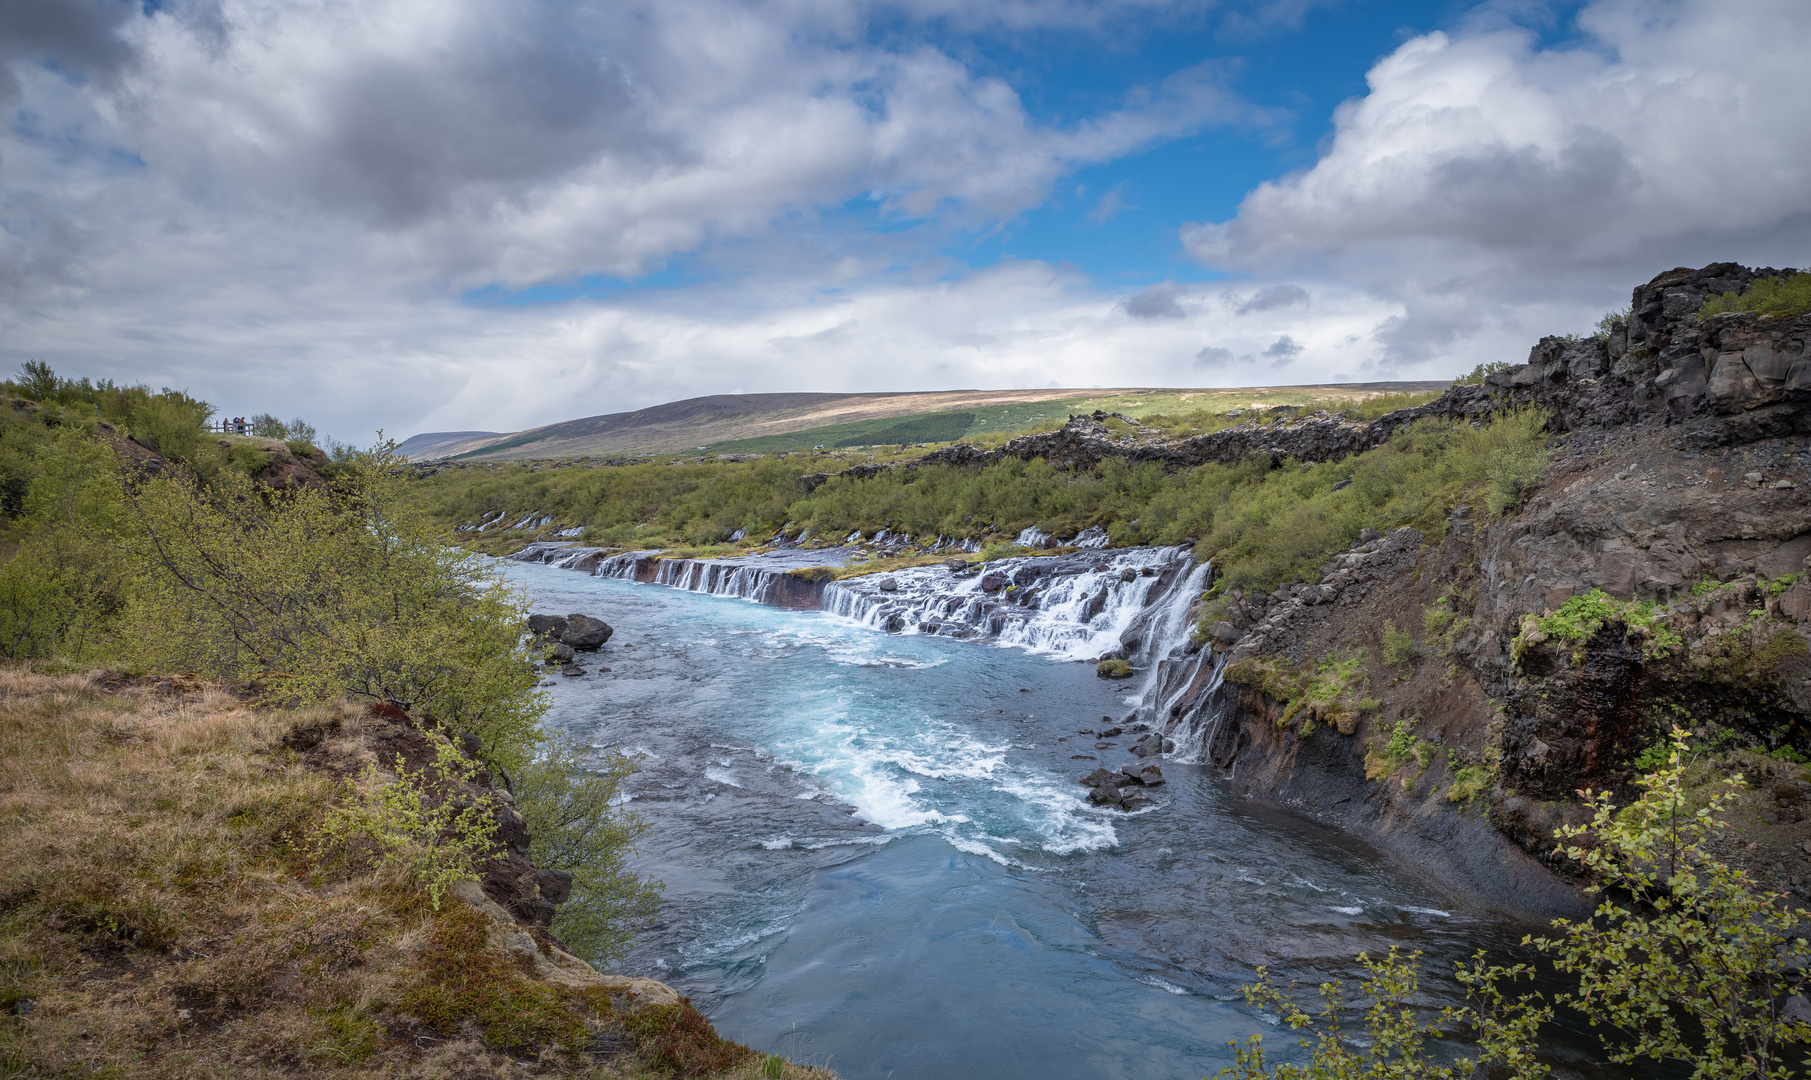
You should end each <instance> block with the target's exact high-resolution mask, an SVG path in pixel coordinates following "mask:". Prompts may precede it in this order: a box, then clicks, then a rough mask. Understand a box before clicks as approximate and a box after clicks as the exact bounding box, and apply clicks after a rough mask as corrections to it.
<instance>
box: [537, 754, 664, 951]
mask: <svg viewBox="0 0 1811 1080" xmlns="http://www.w3.org/2000/svg"><path fill="white" fill-rule="evenodd" d="M635 768H636V766H635V763H634V762H633V761H631V760H629V759H628V758H626V757H624V756H622V755H621V754H618V753H614V752H611V753H607V754H605V755H604V756H603V758H602V759H601V760H600V761H598V762H597V763H596V764H592V763H590V762H588V761H587V760H586V758H585V755H584V753H583V751H582V749H581V748H580V747H579V746H578V744H576V743H574V742H572V741H571V740H570V739H568V738H565V737H558V738H554V739H552V740H549V742H548V743H547V745H546V746H545V747H544V748H543V749H542V751H541V753H540V755H539V756H537V757H536V758H534V759H533V760H532V761H530V762H529V763H528V764H526V765H524V766H522V767H521V768H520V769H519V770H517V772H516V774H515V796H516V808H517V809H518V810H519V811H521V814H522V817H523V819H524V820H525V821H526V822H527V823H528V832H529V835H530V836H531V837H533V839H532V841H531V842H530V846H529V859H530V861H532V862H533V863H534V864H535V865H536V866H538V867H540V868H541V869H543V870H562V871H565V872H566V873H569V874H571V875H572V897H571V899H569V900H568V901H567V902H566V903H564V904H562V905H560V908H559V912H558V914H556V915H555V916H554V921H553V931H554V933H556V934H558V935H559V936H560V939H561V940H563V941H565V942H566V943H567V944H568V945H570V946H571V947H572V948H573V950H574V951H576V952H577V953H578V954H579V955H580V956H583V957H584V958H585V959H587V960H592V961H595V962H603V961H607V960H613V959H615V958H616V957H618V956H620V955H622V951H623V949H624V948H626V947H627V945H628V942H629V937H630V934H631V931H632V930H633V928H634V925H635V923H636V922H638V921H639V920H641V919H644V918H646V917H647V916H649V915H651V914H652V913H653V910H654V905H655V903H656V902H657V901H658V899H659V896H660V893H659V886H658V885H657V884H656V883H654V882H653V881H651V880H650V879H648V878H645V877H641V876H639V875H637V874H635V873H633V872H631V871H630V870H629V868H628V856H629V854H630V852H631V850H632V848H633V846H634V843H635V839H636V838H637V837H639V836H641V835H642V834H643V833H644V832H646V831H647V827H648V826H647V822H646V821H645V820H644V819H643V818H642V817H641V815H639V814H637V813H634V812H633V811H630V810H625V809H623V808H622V807H620V806H619V805H617V804H618V802H619V801H620V799H621V797H622V784H623V781H624V780H625V779H627V778H628V777H629V775H630V774H632V773H633V772H634V771H635Z"/></svg>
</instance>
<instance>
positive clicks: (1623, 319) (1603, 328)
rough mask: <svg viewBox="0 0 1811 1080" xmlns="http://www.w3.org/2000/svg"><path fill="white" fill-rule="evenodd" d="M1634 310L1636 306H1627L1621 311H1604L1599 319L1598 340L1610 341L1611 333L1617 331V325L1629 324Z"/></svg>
mask: <svg viewBox="0 0 1811 1080" xmlns="http://www.w3.org/2000/svg"><path fill="white" fill-rule="evenodd" d="M1634 310H1635V309H1634V308H1631V307H1625V308H1622V309H1621V310H1619V311H1606V312H1604V315H1603V318H1601V319H1599V320H1597V328H1596V329H1597V340H1599V341H1608V340H1610V335H1611V334H1613V333H1615V332H1616V328H1617V327H1619V326H1627V325H1629V316H1630V315H1631V314H1632V313H1633V312H1634Z"/></svg>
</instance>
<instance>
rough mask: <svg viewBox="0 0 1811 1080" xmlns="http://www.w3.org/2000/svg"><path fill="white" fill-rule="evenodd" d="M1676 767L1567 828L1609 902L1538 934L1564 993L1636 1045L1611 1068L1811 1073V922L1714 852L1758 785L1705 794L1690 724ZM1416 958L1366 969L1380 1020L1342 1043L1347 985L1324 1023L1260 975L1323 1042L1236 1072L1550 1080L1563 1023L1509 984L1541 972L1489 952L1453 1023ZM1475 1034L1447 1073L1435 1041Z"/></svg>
mask: <svg viewBox="0 0 1811 1080" xmlns="http://www.w3.org/2000/svg"><path fill="white" fill-rule="evenodd" d="M1671 742H1672V746H1671V752H1670V753H1669V755H1668V760H1667V764H1666V765H1665V766H1664V767H1662V768H1661V769H1659V770H1657V771H1655V772H1654V773H1652V774H1650V775H1648V776H1646V777H1643V778H1642V780H1641V781H1640V785H1641V788H1642V793H1641V796H1640V797H1639V798H1638V799H1636V800H1635V801H1634V802H1633V803H1632V804H1630V805H1628V806H1626V807H1622V808H1618V807H1616V806H1615V805H1614V804H1612V803H1611V801H1610V796H1609V795H1608V794H1607V793H1603V792H1591V791H1585V792H1581V794H1582V795H1583V796H1584V797H1585V799H1586V802H1587V803H1588V804H1589V805H1590V806H1592V807H1594V808H1595V814H1594V816H1593V818H1592V820H1591V821H1590V822H1589V823H1588V824H1585V825H1578V826H1569V827H1566V828H1562V829H1560V830H1559V831H1558V832H1557V833H1556V834H1555V835H1556V836H1558V837H1559V838H1560V839H1561V840H1562V841H1574V842H1573V843H1571V844H1569V845H1567V844H1562V846H1561V847H1560V849H1559V850H1560V853H1561V854H1563V855H1564V856H1565V857H1567V858H1570V859H1573V860H1575V861H1577V862H1579V863H1580V864H1582V865H1583V866H1584V867H1585V868H1586V869H1588V870H1589V871H1590V872H1591V873H1592V875H1593V877H1594V879H1595V881H1596V884H1594V885H1593V886H1592V887H1591V888H1590V890H1589V891H1590V892H1593V893H1598V894H1601V895H1602V896H1603V897H1604V899H1603V902H1602V903H1601V904H1599V905H1598V907H1597V910H1596V912H1595V914H1594V915H1593V917H1592V918H1591V919H1590V920H1588V921H1585V922H1578V923H1574V922H1571V921H1569V920H1566V919H1556V920H1554V923H1553V925H1554V927H1555V928H1556V929H1557V930H1558V931H1559V932H1560V933H1559V936H1558V937H1556V938H1533V937H1530V938H1525V939H1523V944H1526V945H1532V946H1534V947H1535V948H1537V949H1539V950H1541V951H1542V952H1544V953H1547V954H1549V955H1551V956H1553V957H1554V964H1555V966H1556V967H1558V968H1559V970H1560V971H1561V972H1565V973H1569V974H1572V975H1575V976H1577V978H1578V988H1577V990H1576V991H1574V992H1571V993H1567V994H1562V995H1560V996H1559V997H1558V998H1557V999H1556V1001H1555V1004H1563V1005H1567V1006H1570V1007H1572V1008H1574V1009H1577V1010H1578V1011H1579V1012H1581V1013H1583V1014H1584V1016H1585V1017H1586V1018H1587V1019H1588V1020H1589V1021H1590V1023H1591V1024H1592V1025H1593V1026H1604V1027H1608V1028H1610V1029H1612V1030H1613V1031H1614V1032H1616V1033H1617V1035H1618V1036H1619V1037H1620V1041H1619V1042H1618V1043H1617V1044H1616V1045H1614V1046H1612V1047H1611V1048H1610V1054H1609V1057H1610V1060H1611V1061H1613V1062H1616V1063H1619V1064H1625V1065H1626V1064H1632V1063H1634V1062H1636V1061H1640V1060H1648V1061H1654V1062H1670V1063H1677V1064H1681V1065H1686V1066H1690V1067H1691V1068H1692V1073H1691V1076H1692V1077H1693V1080H1782V1078H1785V1077H1793V1076H1798V1075H1800V1074H1799V1072H1798V1069H1797V1068H1796V1065H1797V1063H1798V1062H1800V1061H1801V1060H1802V1059H1803V1057H1804V1053H1803V1047H1804V1046H1805V1045H1806V1044H1807V1043H1808V1042H1811V1024H1807V1023H1805V1022H1804V1021H1802V1020H1800V1019H1798V1018H1797V1017H1796V1016H1795V1015H1789V1014H1788V1009H1787V1004H1788V1002H1789V1001H1790V1000H1791V995H1792V994H1793V992H1794V991H1795V990H1796V989H1798V988H1800V987H1801V986H1802V985H1803V976H1802V974H1801V973H1802V972H1803V971H1804V969H1805V967H1806V959H1807V956H1808V954H1811V946H1808V945H1807V942H1806V940H1805V939H1804V938H1803V937H1799V936H1798V934H1797V930H1798V928H1799V927H1800V926H1801V925H1802V924H1803V923H1804V922H1805V920H1807V919H1811V911H1806V910H1804V909H1802V908H1801V909H1795V908H1789V907H1787V906H1786V905H1785V904H1784V903H1783V902H1782V898H1781V897H1780V896H1779V895H1778V894H1775V893H1771V892H1768V891H1766V890H1764V889H1761V888H1760V887H1759V885H1758V883H1757V882H1755V881H1754V880H1753V879H1752V878H1750V877H1749V876H1748V875H1747V873H1746V872H1744V871H1742V870H1738V869H1734V868H1732V867H1730V866H1728V865H1726V864H1724V863H1722V862H1720V861H1718V860H1717V859H1716V858H1715V857H1713V855H1712V854H1711V841H1712V840H1713V838H1714V837H1715V835H1716V833H1717V830H1718V829H1720V828H1721V827H1722V822H1720V821H1719V820H1717V814H1718V813H1719V812H1720V811H1721V810H1722V808H1723V807H1724V806H1725V805H1727V803H1728V802H1729V801H1730V800H1731V799H1732V798H1734V797H1735V795H1736V793H1737V792H1738V791H1740V790H1741V788H1742V787H1743V779H1742V777H1741V776H1740V775H1737V776H1733V777H1730V778H1728V779H1725V780H1723V781H1722V782H1721V783H1720V784H1718V785H1716V786H1717V787H1719V788H1720V789H1721V790H1713V791H1710V792H1696V791H1694V790H1693V789H1692V788H1691V786H1690V785H1689V784H1688V783H1687V775H1686V774H1687V767H1686V766H1687V761H1686V749H1687V747H1686V736H1685V732H1683V731H1681V730H1679V729H1677V728H1675V729H1674V730H1673V733H1672V740H1671ZM1414 958H1415V957H1414V955H1411V956H1410V957H1409V959H1408V960H1404V959H1402V958H1401V957H1400V956H1398V954H1397V952H1396V950H1395V949H1393V948H1392V949H1391V950H1390V955H1389V957H1388V958H1386V959H1384V960H1381V961H1373V960H1371V959H1370V958H1369V957H1367V956H1365V955H1363V954H1360V955H1359V961H1360V962H1361V963H1362V964H1364V966H1365V970H1366V971H1368V972H1369V973H1370V974H1371V978H1370V979H1369V980H1367V981H1366V982H1365V983H1364V984H1363V985H1362V990H1363V992H1364V994H1365V995H1366V996H1367V997H1369V998H1371V999H1372V1002H1373V1003H1372V1005H1371V1006H1370V1008H1369V1010H1368V1011H1367V1012H1366V1014H1365V1019H1366V1029H1367V1036H1368V1038H1367V1039H1366V1040H1364V1041H1362V1042H1359V1041H1354V1043H1353V1044H1351V1045H1348V1043H1347V1042H1346V1041H1345V1040H1344V1039H1343V1038H1342V1036H1341V1035H1340V1027H1339V1023H1340V1017H1341V1015H1342V1013H1343V1011H1344V1003H1343V1000H1342V998H1341V995H1340V985H1339V984H1338V983H1327V984H1325V985H1323V986H1322V987H1321V996H1322V997H1323V998H1325V999H1326V1001H1327V1006H1326V1008H1325V1009H1324V1010H1323V1011H1322V1013H1321V1019H1320V1020H1319V1021H1316V1019H1315V1018H1314V1017H1312V1016H1309V1015H1308V1014H1307V1013H1306V1012H1304V1011H1303V1010H1302V1009H1301V1008H1300V1007H1298V1006H1297V1005H1296V1004H1295V1003H1294V1002H1293V1001H1291V1000H1290V999H1289V998H1288V997H1286V996H1285V994H1284V992H1283V991H1281V990H1278V989H1277V988H1276V987H1275V985H1274V984H1272V983H1271V981H1270V977H1269V975H1268V973H1267V972H1266V971H1265V970H1264V969H1263V968H1259V969H1258V982H1257V984H1256V985H1254V986H1248V987H1246V988H1245V994H1246V998H1247V999H1248V1000H1249V1001H1251V1002H1252V1004H1253V1005H1259V1006H1265V1005H1267V1006H1270V1007H1272V1008H1275V1009H1276V1010H1277V1011H1278V1012H1279V1013H1281V1014H1282V1017H1283V1019H1284V1020H1285V1021H1286V1022H1287V1023H1288V1024H1289V1025H1290V1026H1291V1027H1293V1028H1297V1029H1304V1028H1305V1029H1309V1030H1312V1031H1313V1033H1314V1034H1315V1035H1317V1036H1318V1041H1317V1042H1314V1043H1310V1042H1309V1041H1308V1040H1306V1039H1304V1040H1303V1041H1302V1045H1303V1046H1312V1047H1313V1055H1312V1058H1311V1060H1310V1061H1309V1063H1308V1064H1307V1065H1279V1066H1276V1067H1274V1068H1272V1067H1270V1066H1268V1065H1266V1063H1265V1061H1264V1051H1263V1045H1262V1043H1263V1037H1262V1036H1261V1035H1253V1036H1252V1037H1251V1038H1250V1039H1248V1040H1247V1041H1246V1045H1245V1046H1243V1047H1239V1046H1237V1045H1236V1044H1235V1047H1234V1057H1235V1061H1236V1064H1235V1065H1234V1066H1233V1067H1232V1068H1230V1069H1225V1070H1222V1072H1221V1074H1220V1075H1221V1076H1222V1077H1232V1078H1234V1080H1256V1078H1260V1077H1262V1078H1275V1080H1345V1078H1357V1077H1373V1076H1374V1077H1401V1078H1405V1080H1407V1078H1420V1077H1427V1078H1439V1080H1449V1078H1458V1077H1473V1076H1477V1075H1481V1073H1480V1070H1482V1069H1484V1068H1485V1067H1487V1066H1494V1067H1495V1069H1494V1070H1493V1071H1492V1072H1491V1073H1490V1075H1491V1076H1494V1077H1504V1076H1507V1077H1514V1078H1517V1080H1523V1078H1526V1080H1534V1078H1537V1077H1542V1076H1545V1075H1547V1069H1546V1067H1545V1066H1544V1065H1541V1064H1540V1063H1539V1062H1537V1061H1536V1060H1535V1057H1534V1052H1535V1045H1536V1044H1535V1035H1536V1032H1537V1029H1538V1027H1539V1025H1540V1024H1541V1023H1543V1022H1545V1021H1546V1020H1547V1019H1548V1018H1549V1017H1550V1016H1551V1015H1552V1008H1551V1007H1549V1006H1546V1005H1542V1004H1538V1001H1539V995H1535V994H1528V995H1524V996H1522V997H1521V998H1520V999H1519V1000H1515V1001H1508V1000H1506V995H1505V993H1504V992H1503V988H1502V987H1503V983H1504V981H1505V980H1508V981H1510V982H1513V981H1514V980H1516V979H1519V978H1521V977H1523V976H1524V975H1531V974H1532V969H1531V968H1530V967H1529V966H1528V965H1517V966H1515V967H1509V968H1503V967H1486V966H1485V965H1484V962H1483V958H1482V954H1479V955H1478V956H1476V957H1474V958H1473V960H1472V964H1471V966H1470V967H1469V968H1467V967H1464V966H1463V965H1461V966H1460V968H1459V971H1458V972H1457V978H1458V980H1459V982H1460V983H1461V985H1463V986H1465V987H1466V992H1467V997H1468V999H1469V1000H1470V1001H1471V1002H1472V1004H1471V1005H1469V1006H1464V1007H1450V1008H1447V1009H1444V1010H1442V1011H1441V1014H1440V1020H1441V1023H1440V1024H1439V1025H1430V1024H1424V1023H1422V1022H1420V1021H1419V1020H1417V1019H1416V1017H1415V1015H1414V1013H1413V1011H1412V1010H1411V1009H1410V1008H1409V1007H1408V1005H1407V1002H1408V1001H1409V1000H1410V999H1411V998H1412V997H1413V996H1414V994H1415V991H1416V982H1415V972H1414V966H1413V960H1414ZM1466 1029H1469V1031H1470V1033H1471V1034H1472V1036H1473V1037H1474V1038H1475V1039H1476V1040H1477V1047H1478V1051H1479V1052H1478V1057H1477V1059H1476V1060H1475V1061H1472V1060H1468V1059H1466V1058H1459V1059H1458V1060H1457V1061H1455V1062H1454V1063H1453V1064H1451V1065H1444V1064H1440V1063H1439V1062H1437V1061H1435V1060H1434V1059H1432V1058H1431V1057H1430V1056H1429V1055H1428V1053H1427V1050H1426V1044H1427V1041H1428V1040H1429V1039H1430V1038H1435V1037H1439V1036H1440V1035H1441V1034H1442V1033H1443V1032H1445V1031H1447V1030H1453V1031H1461V1030H1466Z"/></svg>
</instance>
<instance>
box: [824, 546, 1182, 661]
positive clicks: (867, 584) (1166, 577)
mask: <svg viewBox="0 0 1811 1080" xmlns="http://www.w3.org/2000/svg"><path fill="white" fill-rule="evenodd" d="M1188 561H1189V555H1188V549H1187V548H1124V549H1121V550H1118V551H1108V552H1101V553H1099V554H1087V555H1072V556H1064V557H1056V558H1051V557H1042V558H1039V557H1025V558H1012V559H998V560H995V561H993V562H990V563H987V564H986V565H985V566H984V567H982V568H981V571H980V572H976V573H968V574H964V575H960V576H958V575H955V574H952V573H951V572H950V570H949V569H947V568H945V567H922V566H921V567H911V568H908V569H904V570H895V571H892V572H891V573H883V574H869V575H864V576H862V577H857V578H846V579H844V580H842V581H836V582H832V583H830V584H829V585H827V586H825V588H824V610H825V611H826V612H828V613H829V614H832V615H837V616H840V617H842V618H845V619H849V620H851V621H853V622H856V623H858V624H860V625H862V626H866V627H868V628H870V629H874V630H880V631H885V632H888V633H904V634H914V633H917V634H936V635H941V636H945V637H960V638H985V639H988V640H989V641H990V642H991V643H992V644H996V645H1011V646H1016V647H1018V648H1022V649H1025V650H1027V651H1029V652H1033V653H1039V654H1042V655H1046V656H1054V657H1059V658H1061V659H1067V660H1091V659H1093V658H1095V657H1097V656H1100V655H1101V654H1103V653H1107V652H1116V651H1122V650H1124V651H1127V652H1128V654H1130V655H1134V656H1135V657H1136V656H1140V655H1144V654H1146V653H1148V652H1150V651H1151V650H1153V649H1155V648H1159V647H1161V645H1160V644H1159V642H1158V641H1157V640H1156V639H1157V638H1159V637H1163V636H1167V635H1168V634H1169V633H1170V632H1171V631H1170V625H1171V624H1172V623H1174V622H1175V621H1176V618H1177V616H1175V615H1174V614H1173V609H1174V608H1175V606H1176V604H1177V603H1178V602H1180V603H1181V610H1182V612H1184V613H1186V611H1187V607H1188V603H1189V602H1191V601H1192V600H1193V599H1194V597H1195V596H1196V595H1198V594H1199V590H1198V589H1197V590H1196V591H1195V592H1192V593H1191V592H1190V591H1189V590H1190V588H1191V587H1192V586H1193V585H1194V584H1195V583H1196V582H1198V580H1199V579H1200V575H1203V574H1205V573H1206V570H1205V568H1204V567H1203V568H1196V569H1195V570H1194V571H1193V572H1189V571H1187V570H1186V569H1185V568H1186V567H1187V564H1188ZM889 586H890V587H889ZM1128 646H1130V648H1128Z"/></svg>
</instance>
